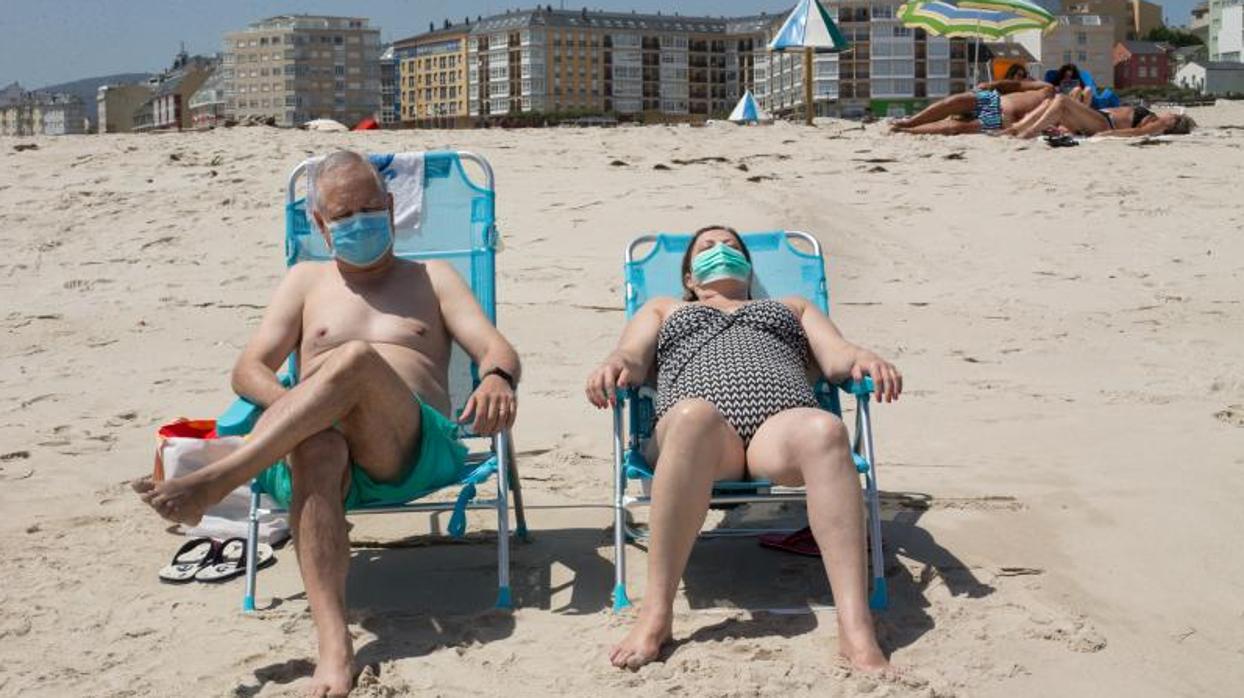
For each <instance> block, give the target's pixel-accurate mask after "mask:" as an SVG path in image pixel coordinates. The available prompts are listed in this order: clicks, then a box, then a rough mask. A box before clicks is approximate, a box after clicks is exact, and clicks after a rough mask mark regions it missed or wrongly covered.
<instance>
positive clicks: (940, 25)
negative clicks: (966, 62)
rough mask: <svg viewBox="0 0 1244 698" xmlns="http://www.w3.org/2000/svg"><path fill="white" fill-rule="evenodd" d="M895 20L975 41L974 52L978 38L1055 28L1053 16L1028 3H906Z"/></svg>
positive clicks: (1007, 0)
mask: <svg viewBox="0 0 1244 698" xmlns="http://www.w3.org/2000/svg"><path fill="white" fill-rule="evenodd" d="M897 17H898V20H899V21H900V22H902V23H903V26H905V27H909V28H912V29H923V30H925V31H926V32H928V33H929V34H931V35H933V36H945V37H948V38H969V39H976V45H977V48H978V49H979V47H980V42H981V39H989V40H997V39H1003V38H1006V37H1008V36H1010V35H1012V34H1015V33H1017V32H1022V31H1031V30H1036V31H1039V32H1048V31H1050V30H1051V29H1053V28H1054V27H1055V26H1057V25H1058V19H1057V18H1056V17H1055V16H1054V15H1053V14H1051V13H1050V12H1049V11H1048V10H1046V9H1045V8H1043V7H1041V6H1040V5H1036V4H1034V3H1031V2H1028V0H910V1H909V2H907V3H904V4H903V5H901V6H899V8H898V14H897ZM977 55H979V53H978V54H977ZM973 71H975V63H974V64H973Z"/></svg>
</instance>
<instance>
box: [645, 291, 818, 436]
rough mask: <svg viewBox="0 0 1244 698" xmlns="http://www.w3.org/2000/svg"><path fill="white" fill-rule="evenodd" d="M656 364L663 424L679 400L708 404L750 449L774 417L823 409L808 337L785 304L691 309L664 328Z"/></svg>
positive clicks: (770, 302)
mask: <svg viewBox="0 0 1244 698" xmlns="http://www.w3.org/2000/svg"><path fill="white" fill-rule="evenodd" d="M656 359H657V401H656V408H657V419H660V418H661V417H662V416H663V415H664V414H665V413H666V412H668V411H669V409H670V408H671V407H673V406H674V405H675V404H676V403H677V402H678V401H679V400H685V399H688V398H700V399H702V400H707V401H708V402H711V403H712V404H713V405H714V406H715V407H716V408H717V410H718V411H720V412H721V414H722V416H724V417H725V418H726V421H727V422H729V423H730V425H731V426H733V427H734V430H735V431H736V432H738V435H739V437H740V438H742V439H743V445H744V446H746V445H747V444H748V443H750V442H751V440H752V436H754V435H755V434H756V430H757V429H759V428H760V425H761V424H763V423H764V421H765V420H766V419H768V418H769V417H772V416H773V415H775V414H777V413H778V412H781V411H783V410H788V409H791V408H792V407H815V406H816V399H815V397H814V396H813V395H812V387H811V386H810V385H809V384H808V378H807V373H806V370H807V365H808V337H807V335H806V334H804V331H803V327H802V326H801V325H800V324H799V319H798V318H797V317H795V314H794V313H793V312H791V310H790V308H787V307H786V306H785V305H783V304H782V303H781V302H780V301H776V300H760V301H754V302H751V303H748V304H746V305H744V306H742V307H740V308H739V309H738V310H736V311H734V312H733V313H726V312H723V311H721V310H718V309H716V308H713V307H710V306H707V305H698V304H687V305H684V306H682V307H680V308H678V309H677V310H675V311H674V312H672V313H670V315H669V317H668V318H666V320H665V324H663V325H662V326H661V333H660V335H659V336H658V337H657V356H656Z"/></svg>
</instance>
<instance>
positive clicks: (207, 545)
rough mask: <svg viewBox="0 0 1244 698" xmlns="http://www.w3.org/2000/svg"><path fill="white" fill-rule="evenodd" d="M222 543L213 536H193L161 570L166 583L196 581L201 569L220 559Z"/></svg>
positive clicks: (162, 580)
mask: <svg viewBox="0 0 1244 698" xmlns="http://www.w3.org/2000/svg"><path fill="white" fill-rule="evenodd" d="M220 551H221V545H220V544H219V543H217V542H216V541H214V540H212V539H211V538H193V539H191V540H188V541H186V543H185V544H184V545H182V546H181V547H180V548H178V549H177V552H175V553H173V561H172V562H170V563H169V564H167V565H165V566H164V567H163V568H162V569H161V570H160V572H159V577H160V581H161V582H164V583H165V584H185V583H186V582H191V581H194V576H195V575H196V574H198V572H199V570H201V569H203V568H204V567H206V566H208V565H212V564H215V563H216V562H217V561H218V560H219V559H220Z"/></svg>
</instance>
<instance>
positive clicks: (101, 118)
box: [95, 85, 151, 133]
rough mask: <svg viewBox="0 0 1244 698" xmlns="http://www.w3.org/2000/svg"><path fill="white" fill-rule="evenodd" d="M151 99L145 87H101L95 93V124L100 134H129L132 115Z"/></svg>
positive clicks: (149, 90) (132, 122)
mask: <svg viewBox="0 0 1244 698" xmlns="http://www.w3.org/2000/svg"><path fill="white" fill-rule="evenodd" d="M149 99H151V88H150V87H149V86H147V85H101V86H100V87H99V90H98V91H97V92H96V93H95V110H96V113H97V118H96V122H97V124H98V126H97V128H98V131H99V132H100V133H129V132H130V131H133V130H134V113H135V112H136V111H138V109H139V107H141V106H142V105H143V103H145V102H146V101H147V100H149Z"/></svg>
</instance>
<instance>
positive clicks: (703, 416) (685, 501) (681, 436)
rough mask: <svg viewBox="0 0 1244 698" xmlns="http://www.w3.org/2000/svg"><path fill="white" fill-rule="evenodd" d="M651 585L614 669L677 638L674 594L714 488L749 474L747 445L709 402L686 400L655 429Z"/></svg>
mask: <svg viewBox="0 0 1244 698" xmlns="http://www.w3.org/2000/svg"><path fill="white" fill-rule="evenodd" d="M656 444H657V449H658V453H659V455H658V457H657V459H656V467H655V468H654V469H653V470H654V473H655V477H654V478H653V480H652V508H651V511H650V513H649V531H650V537H649V539H648V584H647V587H646V588H645V591H644V599H643V603H642V605H641V607H640V611H639V620H638V621H636V623H635V626H634V627H632V628H631V631H630V632H629V633H627V635H626V637H625V638H623V640H622V642H620V643H618V644H617V645H616V646H614V648H613V649H612V650H611V651H610V652H609V661H610V662H612V663H613V665H614V666H616V667H624V668H629V669H637V668H639V667H641V666H643V665H644V664H647V663H648V662H651V661H652V660H654V659H656V658H657V656H658V655H659V654H660V652H661V645H663V644H665V643H666V642H668V641H669V640H670V639H671V637H672V634H671V633H672V628H673V618H674V595H675V594H676V593H677V591H678V582H679V580H681V579H682V573H683V570H685V569H686V567H687V558H689V557H690V556H691V547H692V546H693V545H694V544H695V539H696V537H697V536H698V535H699V534H700V527H701V526H703V525H704V517H705V515H706V514H707V513H708V502H709V499H710V497H711V496H712V490H713V481H714V480H724V479H738V478H739V477H741V476H742V475H743V441H742V440H741V439H739V436H738V434H736V433H735V431H734V428H733V427H731V426H730V425H729V424H728V423H727V422H726V420H725V418H724V417H722V416H721V413H720V412H718V411H717V408H716V407H714V406H713V405H712V404H711V403H709V402H706V401H704V400H683V401H681V402H679V403H678V404H676V405H674V406H673V407H672V408H671V409H670V410H669V412H667V413H666V414H665V416H664V417H662V418H661V421H660V422H658V423H657V430H656Z"/></svg>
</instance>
